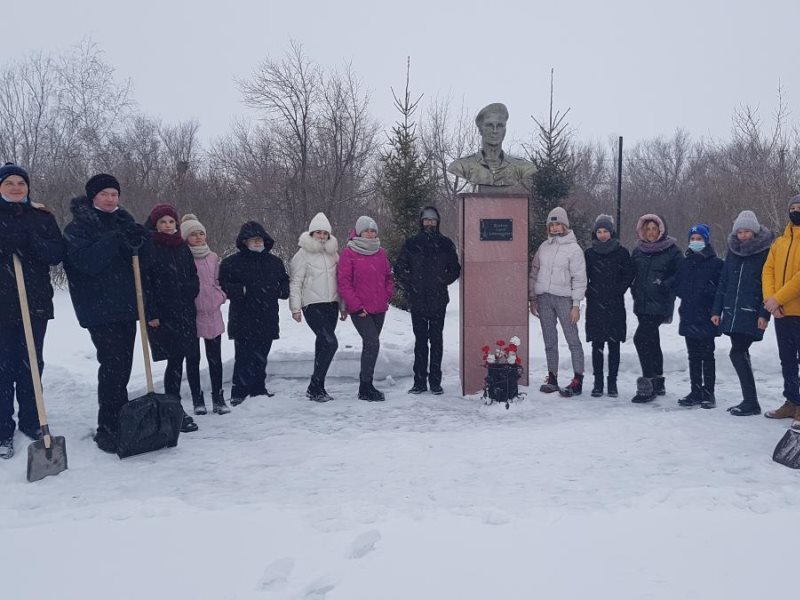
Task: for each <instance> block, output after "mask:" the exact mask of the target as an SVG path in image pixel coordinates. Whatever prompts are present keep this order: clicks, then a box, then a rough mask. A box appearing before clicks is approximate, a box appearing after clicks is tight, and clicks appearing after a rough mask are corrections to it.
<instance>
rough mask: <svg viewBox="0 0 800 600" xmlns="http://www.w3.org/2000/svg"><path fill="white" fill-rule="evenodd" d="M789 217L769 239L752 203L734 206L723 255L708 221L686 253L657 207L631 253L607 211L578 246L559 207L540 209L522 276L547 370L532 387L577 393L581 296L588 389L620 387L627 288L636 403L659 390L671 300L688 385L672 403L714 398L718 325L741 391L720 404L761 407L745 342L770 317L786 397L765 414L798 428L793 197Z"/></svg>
mask: <svg viewBox="0 0 800 600" xmlns="http://www.w3.org/2000/svg"><path fill="white" fill-rule="evenodd" d="M788 220H789V222H788V223H787V225H786V227H785V230H784V232H783V235H782V236H780V237H778V238H777V239H776V238H775V236H774V235H773V234H772V232H770V230H769V229H768V228H766V227H765V226H763V225H761V224H760V223H759V221H758V218H757V217H756V215H755V214H754V213H753V212H752V211H749V210H744V211H742V212H740V213H739V214H738V216H737V217H736V219H735V220H734V222H733V227H732V230H731V233H730V235H729V236H728V238H727V253H726V255H725V259H724V261H723V260H722V259H721V258H719V257H718V256H717V254H716V252H715V251H714V247H713V245H712V243H711V233H710V230H709V227H708V226H707V225H705V224H702V223H698V224H696V225H694V226H692V227H691V228H690V229H689V231H688V235H687V241H688V248H687V250H686V252H685V253H683V252H681V251H680V250H679V248H678V246H677V241H676V239H675V238H673V237H671V236H670V235H668V232H667V226H666V223H665V222H664V219H662V218H661V217H659V216H658V215H655V214H645V215H642V216H641V217H639V219H638V222H637V224H636V233H637V238H638V239H637V242H636V247H635V248H634V249H633V252H632V253H631V252H629V251H628V250H627V249H626V248H625V247H624V246H622V245H621V244H620V242H619V238H618V235H617V231H616V228H615V224H614V219H613V218H612V217H610V216H609V215H599V216H598V217H597V218H596V219H595V221H594V224H593V227H592V244H591V246H590V247H589V248H587V249H586V250H585V251H583V250H581V247H580V246H579V244H578V242H577V240H576V238H575V235H574V233H573V232H572V231H571V229H570V224H569V219H568V217H567V213H566V211H565V210H564V209H563V208H560V207H558V208H555V209H553V210H552V211H551V212H550V213H549V215H548V216H547V223H546V227H547V232H548V239H547V240H546V241H545V242H543V243H542V244H541V246H540V247H539V249H538V250H537V252H536V254H535V256H534V258H533V261H532V265H531V271H530V279H529V290H530V291H529V296H530V310H531V313H532V314H533V315H535V316H537V317H538V318H539V320H540V322H541V327H542V337H543V339H544V344H545V355H546V360H547V369H548V374H547V378H546V380H545V382H544V384H543V385H542V386H541V388H540V391H541V392H544V393H552V392H559V393H560V394H561V395H562V396H567V397H568V396H575V395H579V394H581V393H582V391H583V378H584V353H583V347H582V345H581V341H580V338H579V335H578V321H579V319H580V306H581V303H582V301H583V300H584V298H585V300H586V341H587V342H591V344H592V368H593V374H594V383H593V386H592V391H591V395H592V396H595V397H599V396H602V395H603V394H604V393H607V394H608V395H609V396H611V397H617V396H618V394H619V392H618V389H617V374H618V372H619V363H620V344H621V343H623V342H624V341H625V339H626V333H627V331H626V310H625V293H626V292H627V290H628V289H630V291H631V295H632V296H633V312H634V314H635V315H636V317H637V319H638V326H637V328H636V332H635V334H634V336H633V342H634V345H635V347H636V352H637V354H638V357H639V362H640V365H641V370H642V376H641V377H639V378H638V379H637V389H636V394H635V396H633V398H632V401H633V402H635V403H647V402H651V401H652V400H654V399H655V398H656V397H657V396H663V395H665V394H666V385H665V378H664V357H663V353H662V350H661V340H660V336H659V328H660V327H661V326H662V325H664V324H665V323H670V322H671V321H672V317H673V312H674V307H675V300H676V298H679V299H680V307H679V310H678V314H679V318H680V325H679V330H678V332H679V334H680V335H681V336H683V337H684V338H685V339H686V349H687V354H688V362H689V380H690V390H689V392H688V394H686V395H685V396H683V397H681V398H680V399H679V400H678V403H679V404H680V405H681V406H686V407H692V406H700V407H702V408H709V409H710V408H714V407H715V406H716V398H715V395H714V386H715V382H716V365H715V362H714V350H715V340H716V338H717V337H719V336H720V335H722V334H725V335H727V336H729V337H730V340H731V350H730V360H731V363H732V365H733V367H734V369H735V371H736V374H737V376H738V378H739V383H740V386H741V390H742V401H741V402H740V403H738V404H736V405H734V406H731V407H729V408H728V411H729V412H730V413H731V414H732V415H736V416H751V415H758V414H761V406H760V404H759V401H758V393H757V390H756V383H755V378H754V375H753V368H752V365H751V362H750V353H749V349H750V346H751V345H752V344H753V343H755V342H758V341H760V340H761V339H762V338H763V336H764V331H765V330H766V328H767V326H768V324H769V321H770V318H771V317H774V318H775V334H776V338H777V341H778V353H779V356H780V362H781V370H782V374H783V396H784V399H785V401H784V403H783V405H782V406H780V407H779V408H777V409H775V410H769V411H767V412H766V413H765V416H767V417H769V418H773V419H785V418H791V419H793V422H792V428H793V429H798V430H800V379H799V378H798V365H799V364H800V362H799V361H800V195H798V196H794V197H792V198H791V199H790V200H789V201H788ZM557 322H558V323H560V324H561V328H562V331H563V333H564V337H565V338H566V341H567V344H568V346H569V349H570V353H571V357H572V367H573V372H574V375H573V378H572V380H571V381H570V382H569V384H567V385H566V386H564V387H559V385H558V330H557ZM606 345H607V346H608V370H607V377H605V373H604V359H605V347H606Z"/></svg>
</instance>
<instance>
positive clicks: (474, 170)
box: [447, 102, 536, 194]
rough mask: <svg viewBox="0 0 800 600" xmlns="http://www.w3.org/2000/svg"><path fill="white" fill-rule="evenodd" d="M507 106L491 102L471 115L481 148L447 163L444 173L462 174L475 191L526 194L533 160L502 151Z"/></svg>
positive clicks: (530, 179) (533, 170) (530, 181)
mask: <svg viewBox="0 0 800 600" xmlns="http://www.w3.org/2000/svg"><path fill="white" fill-rule="evenodd" d="M507 121H508V109H507V108H506V105H505V104H501V103H500V102H495V103H493V104H489V105H488V106H484V107H483V108H482V109H481V110H480V112H478V114H477V116H476V117H475V125H477V127H478V131H479V132H480V134H481V141H482V147H481V149H480V150H479V151H478V152H476V153H475V154H470V155H469V156H464V157H462V158H459V159H457V160H454V161H453V162H452V163H450V166H448V167H447V170H448V172H450V173H452V174H453V175H456V176H458V177H463V178H464V179H466V180H467V181H468V182H470V183H471V184H473V185H474V186H475V188H476V191H478V192H500V193H506V194H509V193H528V192H529V191H530V188H531V186H532V185H533V173H534V172H535V170H536V167H534V165H533V163H532V162H530V161H527V160H524V159H522V158H516V157H514V156H510V155H508V154H506V153H505V152H503V139H504V138H505V137H506V122H507Z"/></svg>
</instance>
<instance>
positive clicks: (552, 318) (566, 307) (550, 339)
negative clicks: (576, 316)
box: [536, 294, 583, 375]
mask: <svg viewBox="0 0 800 600" xmlns="http://www.w3.org/2000/svg"><path fill="white" fill-rule="evenodd" d="M536 304H537V305H538V307H539V321H540V322H541V323H542V338H543V339H544V354H545V357H546V358H547V370H548V371H550V372H551V373H553V374H555V375H558V329H556V319H558V321H560V322H561V329H563V330H564V337H565V338H567V345H569V352H570V354H571V355H572V370H573V371H574V372H575V373H577V374H579V375H583V346H582V345H581V340H580V338H579V337H578V325H577V324H575V325H573V324H572V323H571V322H570V320H569V313H570V310H572V298H566V297H564V296H554V295H553V294H541V295H540V296H536Z"/></svg>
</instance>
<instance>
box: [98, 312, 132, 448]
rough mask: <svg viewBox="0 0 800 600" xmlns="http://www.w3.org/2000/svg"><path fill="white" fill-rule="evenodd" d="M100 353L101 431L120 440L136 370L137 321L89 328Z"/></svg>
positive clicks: (99, 423)
mask: <svg viewBox="0 0 800 600" xmlns="http://www.w3.org/2000/svg"><path fill="white" fill-rule="evenodd" d="M89 334H90V335H91V336H92V343H93V344H94V347H95V349H96V350H97V362H98V363H100V367H99V368H98V369H97V403H98V405H99V410H98V412H97V429H98V432H101V431H102V432H103V433H105V434H108V435H110V436H113V437H116V436H117V433H118V432H119V411H120V409H121V408H122V407H123V405H124V404H125V403H126V402H127V401H128V381H129V380H130V378H131V368H132V367H133V347H134V344H135V343H136V321H122V322H117V323H106V324H104V325H96V326H94V327H90V328H89Z"/></svg>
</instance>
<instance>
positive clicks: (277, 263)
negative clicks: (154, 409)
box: [219, 221, 289, 406]
mask: <svg viewBox="0 0 800 600" xmlns="http://www.w3.org/2000/svg"><path fill="white" fill-rule="evenodd" d="M274 244H275V241H274V240H273V239H272V238H271V237H270V235H269V234H268V233H267V232H266V230H265V229H264V227H263V226H262V225H261V224H260V223H258V222H256V221H248V222H247V223H245V224H244V225H242V227H241V229H240V231H239V235H238V236H237V238H236V247H237V248H238V250H239V251H238V252H237V253H236V254H232V255H231V256H228V257H226V258H225V259H223V261H222V263H221V264H220V267H219V284H220V286H221V287H222V290H223V291H224V292H225V293H226V294H227V295H228V300H230V309H229V311H228V337H229V338H230V339H232V340H233V341H234V361H233V381H232V385H231V406H238V405H239V404H241V403H242V402H244V401H245V399H246V398H247V397H248V396H251V397H252V396H273V395H274V394H273V393H271V392H270V391H268V390H267V388H266V379H267V357H268V356H269V351H270V349H271V348H272V341H273V340H277V339H278V338H279V337H280V323H279V318H278V300H279V299H283V300H285V299H286V298H288V297H289V275H288V274H287V273H286V267H284V266H283V261H282V260H281V259H280V258H278V257H277V256H275V255H274V254H271V253H270V250H272V246H273V245H274Z"/></svg>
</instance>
